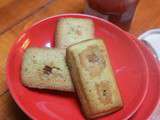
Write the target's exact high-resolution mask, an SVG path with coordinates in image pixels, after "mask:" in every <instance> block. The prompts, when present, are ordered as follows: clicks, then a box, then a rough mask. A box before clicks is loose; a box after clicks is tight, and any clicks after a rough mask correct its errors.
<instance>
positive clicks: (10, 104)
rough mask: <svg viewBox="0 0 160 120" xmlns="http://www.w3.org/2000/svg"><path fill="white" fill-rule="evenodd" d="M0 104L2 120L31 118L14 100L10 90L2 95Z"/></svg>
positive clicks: (26, 119) (0, 117)
mask: <svg viewBox="0 0 160 120" xmlns="http://www.w3.org/2000/svg"><path fill="white" fill-rule="evenodd" d="M0 106H1V107H0V119H1V120H29V118H28V117H27V116H26V115H25V114H24V113H23V112H22V111H21V110H20V108H19V107H18V106H17V104H16V103H15V102H14V100H13V99H12V97H11V95H10V94H9V92H6V93H5V94H3V95H2V96H0Z"/></svg>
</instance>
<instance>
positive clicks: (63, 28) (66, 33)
mask: <svg viewBox="0 0 160 120" xmlns="http://www.w3.org/2000/svg"><path fill="white" fill-rule="evenodd" d="M55 36H56V37H55V42H56V47H57V48H67V47H68V46H69V45H72V44H74V43H78V42H80V41H83V40H87V39H91V38H94V23H93V21H92V20H91V19H86V18H61V19H60V20H59V21H58V23H57V30H56V34H55Z"/></svg>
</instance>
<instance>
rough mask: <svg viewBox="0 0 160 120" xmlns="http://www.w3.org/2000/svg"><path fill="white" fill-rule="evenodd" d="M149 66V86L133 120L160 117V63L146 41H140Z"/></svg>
mask: <svg viewBox="0 0 160 120" xmlns="http://www.w3.org/2000/svg"><path fill="white" fill-rule="evenodd" d="M137 42H138V41H137ZM138 44H139V46H140V48H141V49H142V51H143V53H144V55H145V58H146V60H147V64H148V66H149V87H148V92H147V95H146V97H145V100H144V101H143V103H142V105H141V107H140V108H139V109H138V111H137V112H136V113H135V114H134V115H133V116H132V118H131V120H147V119H149V120H159V119H160V64H159V62H158V60H156V59H155V58H154V56H153V53H151V52H150V50H149V49H148V48H147V47H146V46H145V44H144V43H142V42H138Z"/></svg>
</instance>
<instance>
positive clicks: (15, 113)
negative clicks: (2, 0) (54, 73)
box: [0, 0, 85, 120]
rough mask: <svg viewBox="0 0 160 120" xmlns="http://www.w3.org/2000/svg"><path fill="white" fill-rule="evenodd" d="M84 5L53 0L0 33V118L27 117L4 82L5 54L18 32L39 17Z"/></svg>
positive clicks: (80, 0)
mask: <svg viewBox="0 0 160 120" xmlns="http://www.w3.org/2000/svg"><path fill="white" fill-rule="evenodd" d="M84 7H85V0H76V2H75V1H74V0H54V1H53V2H50V4H47V5H45V7H43V8H41V9H39V10H38V11H36V12H34V13H32V15H30V16H27V17H25V19H23V20H21V21H19V23H16V24H14V25H13V26H11V28H10V29H7V31H5V32H4V33H3V34H1V35H0V42H1V43H0V55H1V58H0V106H1V107H0V119H2V120H3V119H4V120H6V119H7V120H22V119H24V118H25V119H28V118H27V117H25V115H24V114H23V113H22V112H21V111H20V110H19V108H18V107H17V106H16V105H15V103H14V102H13V100H12V98H11V97H10V95H9V93H8V89H7V86H6V84H5V80H6V73H5V67H6V60H7V56H8V53H9V50H10V48H11V46H12V44H13V43H14V41H15V40H16V38H17V37H18V36H19V33H20V32H22V31H23V30H24V29H25V28H28V27H29V26H30V25H32V24H33V23H34V22H36V21H38V20H40V19H43V18H46V17H49V16H53V15H56V14H61V13H81V12H82V11H83V10H84ZM0 24H1V22H0ZM6 116H7V117H6Z"/></svg>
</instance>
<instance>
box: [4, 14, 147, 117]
mask: <svg viewBox="0 0 160 120" xmlns="http://www.w3.org/2000/svg"><path fill="white" fill-rule="evenodd" d="M67 16H76V17H88V18H93V19H96V20H98V21H102V22H104V23H106V24H109V25H110V26H112V28H114V29H117V31H119V32H121V33H122V34H123V35H124V36H125V37H126V38H128V39H129V40H130V41H132V42H133V43H134V45H135V47H136V48H137V49H138V52H139V54H140V55H141V57H142V59H143V62H144V65H145V66H146V70H145V72H146V73H147V74H146V75H147V76H146V81H147V82H146V89H147V90H145V92H144V95H143V97H142V99H141V100H140V102H139V104H138V105H137V107H136V108H135V109H134V110H133V111H132V113H131V114H129V115H128V116H127V117H126V118H125V119H129V118H130V117H131V116H132V115H133V114H134V113H135V112H136V111H137V110H138V109H139V107H140V106H141V104H142V103H143V101H144V99H145V97H146V94H147V92H148V83H149V68H148V65H147V62H146V59H145V57H144V55H143V52H142V50H141V49H140V47H139V46H138V44H137V43H136V40H134V39H131V38H130V36H128V35H126V33H125V31H123V30H122V29H121V28H119V27H118V26H116V25H114V24H113V23H111V22H109V21H107V20H104V19H102V18H99V17H96V16H92V15H86V14H81V13H65V14H58V15H54V16H50V17H47V18H45V19H42V20H40V21H37V22H35V23H34V24H32V25H31V26H30V27H28V28H27V29H25V30H22V32H20V33H19V35H18V36H17V38H16V39H15V41H14V42H13V44H12V47H11V48H10V50H9V54H8V57H7V62H6V83H7V86H8V89H9V92H10V93H11V96H12V98H13V99H14V101H15V103H16V104H17V105H18V106H19V107H20V108H21V110H22V111H23V112H24V113H26V115H27V116H29V117H30V118H31V119H36V118H35V116H33V115H32V114H31V112H28V111H27V110H26V109H25V108H24V106H23V105H22V104H21V103H20V101H19V100H17V97H16V95H15V93H14V92H13V91H12V90H11V89H12V85H11V83H10V80H11V78H10V76H8V74H9V72H10V70H9V67H10V62H9V61H10V59H11V56H12V54H13V53H12V51H13V50H14V48H15V47H16V46H17V45H18V44H19V42H20V41H21V39H22V38H23V37H25V35H26V33H27V32H28V31H29V30H30V29H32V28H33V27H35V26H37V25H38V24H40V23H42V22H44V21H46V20H48V19H53V18H57V17H59V18H60V17H67Z"/></svg>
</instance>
